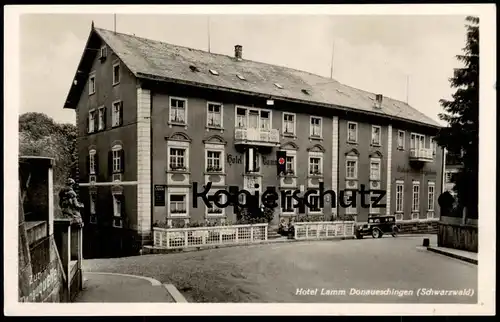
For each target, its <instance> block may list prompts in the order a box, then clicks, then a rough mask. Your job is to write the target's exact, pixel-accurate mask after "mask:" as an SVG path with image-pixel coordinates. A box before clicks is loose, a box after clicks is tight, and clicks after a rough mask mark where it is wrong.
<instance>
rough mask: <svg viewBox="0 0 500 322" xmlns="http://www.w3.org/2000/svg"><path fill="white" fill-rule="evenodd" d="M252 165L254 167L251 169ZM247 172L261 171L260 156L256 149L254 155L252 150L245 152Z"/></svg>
mask: <svg viewBox="0 0 500 322" xmlns="http://www.w3.org/2000/svg"><path fill="white" fill-rule="evenodd" d="M250 165H252V167H251V168H250ZM245 171H246V172H259V171H260V155H259V153H258V152H257V151H255V149H253V153H250V150H247V151H245Z"/></svg>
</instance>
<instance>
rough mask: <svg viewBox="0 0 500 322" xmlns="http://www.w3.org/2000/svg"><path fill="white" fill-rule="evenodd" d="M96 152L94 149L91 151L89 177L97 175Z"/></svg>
mask: <svg viewBox="0 0 500 322" xmlns="http://www.w3.org/2000/svg"><path fill="white" fill-rule="evenodd" d="M96 153H97V152H96V150H94V149H92V150H90V151H89V175H95V174H96V173H95V155H96Z"/></svg>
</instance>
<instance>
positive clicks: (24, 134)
mask: <svg viewBox="0 0 500 322" xmlns="http://www.w3.org/2000/svg"><path fill="white" fill-rule="evenodd" d="M76 133H77V131H76V126H74V125H72V124H59V123H57V122H55V121H54V120H53V119H52V118H50V117H49V116H47V115H45V114H43V113H35V112H30V113H24V114H22V115H21V116H20V117H19V154H20V155H25V156H44V157H51V158H54V159H55V166H54V190H55V192H56V193H57V191H58V189H59V188H61V187H62V186H64V184H65V182H66V179H67V178H68V177H69V176H73V175H74V173H75V170H76V166H77V164H76V154H75V149H76Z"/></svg>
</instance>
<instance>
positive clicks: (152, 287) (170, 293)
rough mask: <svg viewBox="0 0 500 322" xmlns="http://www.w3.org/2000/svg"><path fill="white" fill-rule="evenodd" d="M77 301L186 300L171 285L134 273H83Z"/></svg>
mask: <svg viewBox="0 0 500 322" xmlns="http://www.w3.org/2000/svg"><path fill="white" fill-rule="evenodd" d="M75 302H76V303H79V302H80V303H81V302H94V303H95V302H100V303H103V302H104V303H148V302H149V303H151V302H162V303H168V302H170V303H175V302H186V300H185V299H184V297H183V296H182V295H181V294H180V293H179V291H177V289H176V288H175V287H174V286H173V285H170V284H162V283H160V282H159V281H157V280H155V279H152V278H148V277H143V276H136V275H124V274H115V273H97V272H96V273H94V272H83V290H82V291H81V292H80V294H78V296H77V298H76V299H75Z"/></svg>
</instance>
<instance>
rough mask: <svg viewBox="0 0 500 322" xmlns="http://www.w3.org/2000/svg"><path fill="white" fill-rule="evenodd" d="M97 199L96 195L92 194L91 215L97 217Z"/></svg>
mask: <svg viewBox="0 0 500 322" xmlns="http://www.w3.org/2000/svg"><path fill="white" fill-rule="evenodd" d="M96 197H97V195H96V194H95V193H90V207H89V209H90V214H91V215H95V212H96Z"/></svg>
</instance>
